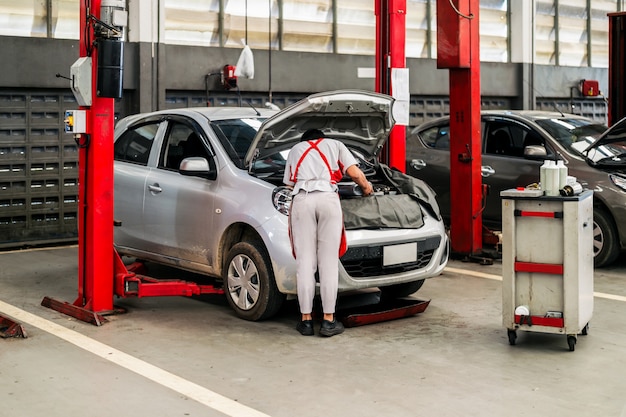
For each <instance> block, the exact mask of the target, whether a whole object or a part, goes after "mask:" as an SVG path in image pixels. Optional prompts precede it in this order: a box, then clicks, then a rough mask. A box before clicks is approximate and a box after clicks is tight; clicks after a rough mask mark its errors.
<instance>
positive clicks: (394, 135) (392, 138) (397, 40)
mask: <svg viewBox="0 0 626 417" xmlns="http://www.w3.org/2000/svg"><path fill="white" fill-rule="evenodd" d="M374 13H375V15H376V91H377V92H379V93H384V94H389V95H393V85H392V83H391V71H392V69H393V68H406V55H405V42H406V0H375V4H374ZM384 158H385V159H386V160H385V161H383V162H385V163H386V164H388V165H389V166H390V167H392V168H396V169H398V170H399V171H401V172H406V126H403V125H395V126H394V128H393V129H392V130H391V133H390V135H389V140H388V142H387V145H386V148H385V156H384Z"/></svg>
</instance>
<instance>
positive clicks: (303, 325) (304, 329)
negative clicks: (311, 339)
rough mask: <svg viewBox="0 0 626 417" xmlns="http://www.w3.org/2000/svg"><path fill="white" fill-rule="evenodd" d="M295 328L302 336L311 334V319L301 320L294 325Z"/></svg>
mask: <svg viewBox="0 0 626 417" xmlns="http://www.w3.org/2000/svg"><path fill="white" fill-rule="evenodd" d="M296 330H297V331H299V332H300V334H301V335H302V336H313V333H314V332H313V320H302V321H300V322H298V324H297V325H296Z"/></svg>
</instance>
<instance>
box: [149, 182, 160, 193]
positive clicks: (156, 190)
mask: <svg viewBox="0 0 626 417" xmlns="http://www.w3.org/2000/svg"><path fill="white" fill-rule="evenodd" d="M148 190H150V192H151V193H152V194H158V193H160V192H161V191H163V190H162V189H161V187H160V186H159V184H158V183H155V184H152V185H148Z"/></svg>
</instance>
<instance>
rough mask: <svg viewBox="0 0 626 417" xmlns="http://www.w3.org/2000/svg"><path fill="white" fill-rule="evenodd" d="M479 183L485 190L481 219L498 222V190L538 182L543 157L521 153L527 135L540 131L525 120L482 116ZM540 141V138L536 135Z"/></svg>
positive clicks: (500, 202) (499, 219) (531, 135)
mask: <svg viewBox="0 0 626 417" xmlns="http://www.w3.org/2000/svg"><path fill="white" fill-rule="evenodd" d="M483 137H484V140H483V157H482V167H483V170H482V175H483V183H484V184H486V185H488V187H489V190H488V194H487V198H486V204H485V209H484V211H483V221H484V222H485V223H487V224H489V223H497V224H499V223H500V222H501V219H502V200H501V198H500V192H501V191H503V190H507V189H510V188H516V187H525V186H527V185H529V184H532V183H538V182H539V167H540V166H541V165H542V164H543V160H538V159H528V158H525V157H524V144H525V143H528V138H530V137H533V138H541V135H540V134H538V133H537V132H535V131H534V130H532V129H531V128H530V127H529V126H527V125H526V124H524V123H522V122H520V121H518V120H514V119H509V118H503V117H483ZM539 140H541V141H542V142H543V140H542V139H539Z"/></svg>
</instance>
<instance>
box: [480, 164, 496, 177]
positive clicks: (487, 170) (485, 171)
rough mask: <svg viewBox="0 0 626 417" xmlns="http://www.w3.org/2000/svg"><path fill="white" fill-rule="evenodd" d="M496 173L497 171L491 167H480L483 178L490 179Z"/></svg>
mask: <svg viewBox="0 0 626 417" xmlns="http://www.w3.org/2000/svg"><path fill="white" fill-rule="evenodd" d="M495 173H496V170H495V169H493V168H491V167H490V166H489V165H483V166H482V167H480V175H481V176H483V177H489V176H491V175H493V174H495Z"/></svg>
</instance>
